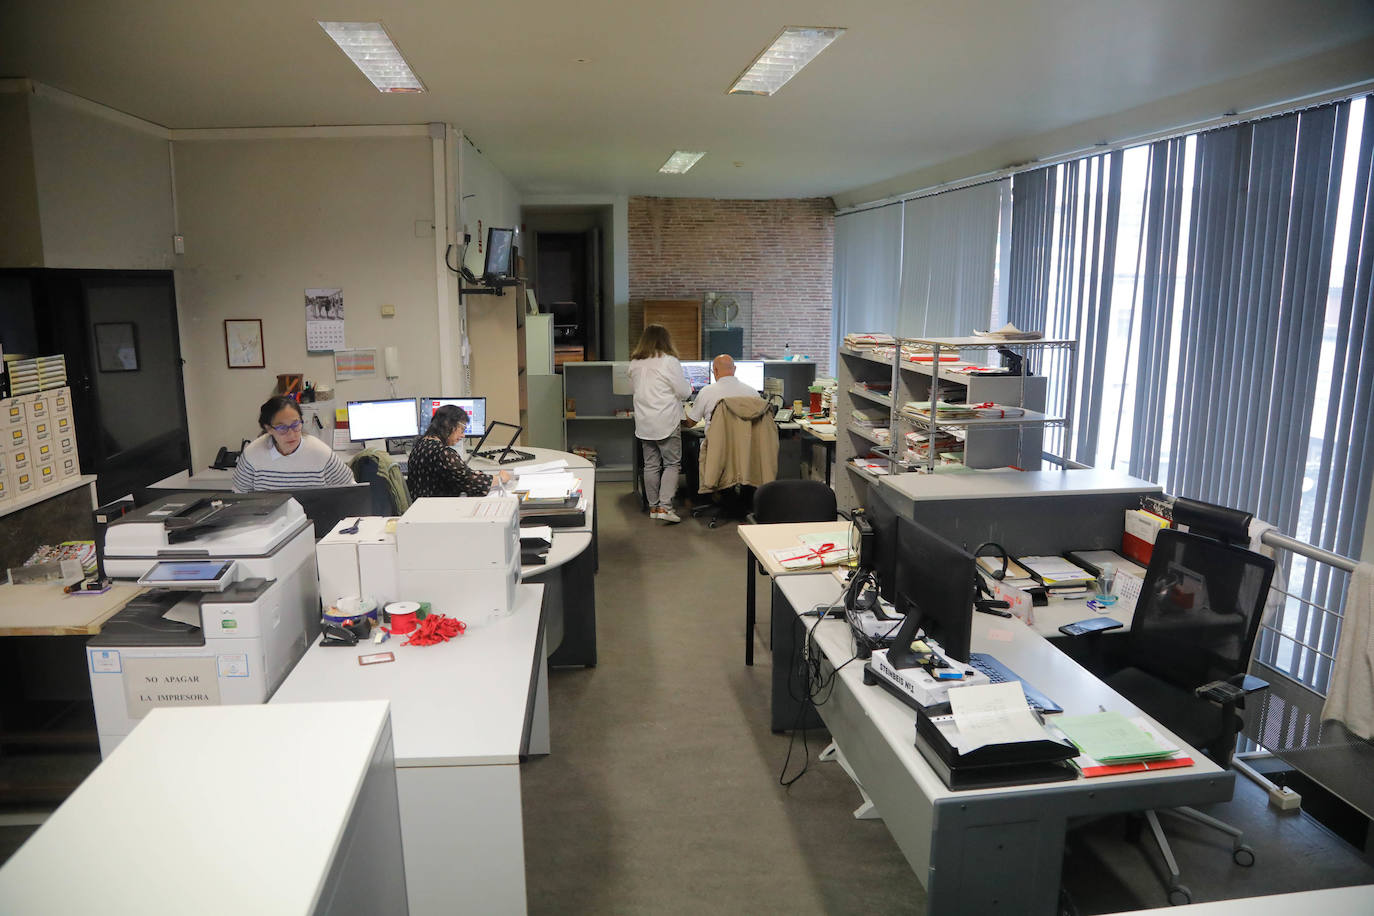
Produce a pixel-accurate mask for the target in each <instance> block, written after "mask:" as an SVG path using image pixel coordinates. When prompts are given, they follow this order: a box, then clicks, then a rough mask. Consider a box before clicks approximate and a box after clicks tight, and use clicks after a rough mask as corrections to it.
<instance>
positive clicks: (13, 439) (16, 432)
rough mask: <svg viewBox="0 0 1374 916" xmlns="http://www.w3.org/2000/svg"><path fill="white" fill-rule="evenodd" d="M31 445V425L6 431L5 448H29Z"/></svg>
mask: <svg viewBox="0 0 1374 916" xmlns="http://www.w3.org/2000/svg"><path fill="white" fill-rule="evenodd" d="M28 444H29V425H28V424H27V423H25V424H24V425H23V426H11V427H9V428H8V429H6V430H5V444H4V448H7V449H17V448H27V447H28Z"/></svg>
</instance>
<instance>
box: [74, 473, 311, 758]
mask: <svg viewBox="0 0 1374 916" xmlns="http://www.w3.org/2000/svg"><path fill="white" fill-rule="evenodd" d="M104 555H105V572H106V574H107V575H108V576H110V577H111V578H114V579H124V580H136V581H137V582H138V583H139V584H140V585H144V586H146V587H148V589H149V590H148V591H146V592H144V593H143V594H141V595H139V596H138V597H137V598H135V599H134V600H133V601H131V602H129V604H128V605H127V606H126V607H125V608H124V609H123V610H122V611H120V612H119V613H118V614H116V615H115V616H113V617H111V618H110V619H109V620H108V621H106V622H105V623H104V625H103V626H102V628H101V632H100V634H99V635H97V636H94V637H92V638H91V640H90V641H89V642H88V643H87V644H86V656H87V662H88V670H89V672H90V678H91V695H92V697H93V698H94V700H95V716H96V728H97V731H98V732H99V736H100V753H101V756H102V757H103V756H108V755H109V753H110V752H111V751H112V750H114V748H115V746H116V745H118V744H119V742H120V741H121V740H123V738H124V736H126V735H127V734H129V732H130V731H131V730H132V729H133V727H134V726H135V725H137V724H138V722H139V720H140V719H142V718H143V716H144V715H145V714H147V712H148V710H149V709H152V708H154V707H156V706H215V705H220V704H235V703H263V702H266V701H267V699H268V698H270V697H271V696H272V694H273V692H275V691H276V689H277V687H278V686H279V685H280V684H281V682H282V681H283V680H284V679H285V677H286V675H287V674H288V673H289V672H290V671H291V669H292V667H294V666H295V664H296V662H297V661H299V660H300V657H301V656H302V655H303V654H304V653H305V650H306V647H307V646H308V645H309V643H310V641H311V640H312V639H313V638H314V637H315V635H316V634H317V633H318V632H319V626H320V606H319V586H318V581H317V579H316V574H315V537H314V528H313V526H312V524H311V522H310V520H309V519H307V518H306V517H305V513H304V511H303V510H302V509H301V506H300V504H299V503H297V502H296V501H295V500H294V499H292V498H291V497H290V496H288V495H285V494H272V493H244V494H233V493H204V492H201V493H178V494H173V495H171V496H167V497H164V498H162V499H159V500H158V501H156V502H154V503H152V504H150V505H148V506H145V507H143V508H142V509H139V510H137V511H135V512H132V513H130V514H129V515H126V516H124V517H123V518H121V519H119V520H118V521H116V522H114V523H112V524H111V525H110V526H109V528H108V529H107V530H106V532H105V551H104Z"/></svg>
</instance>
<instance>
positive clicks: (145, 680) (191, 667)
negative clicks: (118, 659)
mask: <svg viewBox="0 0 1374 916" xmlns="http://www.w3.org/2000/svg"><path fill="white" fill-rule="evenodd" d="M124 671H125V674H124V700H125V704H126V705H127V707H128V710H129V718H131V719H141V718H143V717H144V716H146V715H147V714H148V711H149V710H150V709H154V708H155V707H158V706H218V705H219V679H218V677H217V676H216V670H215V659H214V658H213V657H204V658H126V659H124Z"/></svg>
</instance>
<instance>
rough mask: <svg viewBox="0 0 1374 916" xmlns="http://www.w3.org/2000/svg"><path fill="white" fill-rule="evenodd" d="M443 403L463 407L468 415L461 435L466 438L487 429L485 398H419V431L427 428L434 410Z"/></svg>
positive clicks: (470, 437)
mask: <svg viewBox="0 0 1374 916" xmlns="http://www.w3.org/2000/svg"><path fill="white" fill-rule="evenodd" d="M445 404H452V405H453V406H455V407H461V408H463V413H465V414H467V415H468V428H467V432H466V433H464V434H463V435H464V436H465V437H466V438H468V439H476V438H479V437H480V436H481V435H482V433H484V432H486V429H487V399H486V398H420V431H421V432H423V431H424V430H426V429H429V423H430V421H431V420H433V419H434V411H436V410H438V409H439V408H440V407H443V406H444V405H445Z"/></svg>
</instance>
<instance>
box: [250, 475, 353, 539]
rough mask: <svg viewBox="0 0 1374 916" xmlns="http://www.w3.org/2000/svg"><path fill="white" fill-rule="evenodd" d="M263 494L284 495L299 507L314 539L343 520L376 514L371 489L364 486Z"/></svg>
mask: <svg viewBox="0 0 1374 916" xmlns="http://www.w3.org/2000/svg"><path fill="white" fill-rule="evenodd" d="M264 492H272V493H288V494H290V496H291V498H292V499H294V500H295V501H296V502H298V503H300V504H301V509H303V510H304V511H305V517H306V518H308V519H310V521H312V522H314V523H315V540H317V541H318V540H319V539H320V538H322V537H324V536H325V535H326V534H328V533H329V532H331V531H333V530H334V526H335V525H337V524H338V523H339V522H340V521H342V520H343V519H345V518H362V517H365V516H369V515H376V514H377V513H376V512H375V511H374V510H373V507H372V487H371V486H369V485H368V484H365V483H352V484H345V485H344V486H341V487H302V488H300V489H296V490H271V491H264Z"/></svg>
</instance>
